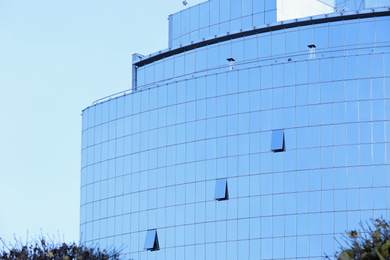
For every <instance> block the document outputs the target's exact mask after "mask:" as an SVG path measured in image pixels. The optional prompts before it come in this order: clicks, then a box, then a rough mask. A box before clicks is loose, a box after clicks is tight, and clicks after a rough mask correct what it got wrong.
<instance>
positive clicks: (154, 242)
mask: <svg viewBox="0 0 390 260" xmlns="http://www.w3.org/2000/svg"><path fill="white" fill-rule="evenodd" d="M144 249H146V250H149V251H156V250H160V246H159V244H158V236H157V230H156V229H151V230H148V232H147V233H146V239H145V246H144Z"/></svg>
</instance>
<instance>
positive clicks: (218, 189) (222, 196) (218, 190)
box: [214, 179, 229, 200]
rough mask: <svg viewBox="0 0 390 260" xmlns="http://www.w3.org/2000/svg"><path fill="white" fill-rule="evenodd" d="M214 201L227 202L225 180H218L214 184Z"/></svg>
mask: <svg viewBox="0 0 390 260" xmlns="http://www.w3.org/2000/svg"><path fill="white" fill-rule="evenodd" d="M214 199H216V200H227V199H229V195H228V189H227V180H226V179H219V180H216V182H215V195H214Z"/></svg>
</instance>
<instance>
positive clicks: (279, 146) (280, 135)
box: [271, 130, 285, 153]
mask: <svg viewBox="0 0 390 260" xmlns="http://www.w3.org/2000/svg"><path fill="white" fill-rule="evenodd" d="M271 150H272V151H273V152H275V153H276V152H284V151H285V145H284V130H274V131H272V140H271Z"/></svg>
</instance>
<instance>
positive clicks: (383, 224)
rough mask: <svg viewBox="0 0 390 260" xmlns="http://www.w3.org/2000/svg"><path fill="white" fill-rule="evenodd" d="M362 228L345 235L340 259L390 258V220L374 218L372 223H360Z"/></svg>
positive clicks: (379, 259) (368, 259)
mask: <svg viewBox="0 0 390 260" xmlns="http://www.w3.org/2000/svg"><path fill="white" fill-rule="evenodd" d="M360 226H361V230H359V231H357V230H353V231H350V232H348V233H346V234H345V235H344V237H343V242H344V243H343V244H345V245H346V246H342V247H341V252H340V253H336V255H335V257H336V258H337V259H338V260H349V259H361V260H371V259H373V260H376V259H378V260H387V259H389V260H390V222H389V221H386V220H384V219H374V220H371V223H366V224H365V225H363V224H360Z"/></svg>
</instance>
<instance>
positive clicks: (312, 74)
mask: <svg viewBox="0 0 390 260" xmlns="http://www.w3.org/2000/svg"><path fill="white" fill-rule="evenodd" d="M389 24H390V17H389V16H388V15H387V16H383V17H371V18H364V19H354V20H346V21H341V22H324V23H322V24H315V25H307V26H302V27H292V28H290V29H285V30H279V31H272V32H269V33H264V34H258V35H254V36H250V37H244V38H240V39H235V40H232V41H227V42H220V43H216V44H213V45H209V46H206V47H204V48H199V49H196V50H194V51H188V52H184V53H181V54H177V55H175V56H172V57H170V58H166V59H162V60H159V61H156V62H154V63H151V64H150V65H146V66H145V67H140V68H138V73H139V74H138V77H139V78H141V80H140V81H139V82H141V83H139V86H140V89H141V90H140V91H137V92H134V93H132V94H127V95H123V96H120V97H118V98H114V99H110V100H108V101H105V102H102V103H98V104H96V105H94V106H91V107H88V108H87V109H85V110H84V111H83V138H82V172H81V176H82V179H81V226H80V230H81V241H82V242H84V243H90V244H94V243H98V244H99V245H100V246H101V247H106V246H107V247H109V246H111V245H115V246H116V247H121V246H123V248H124V249H123V254H124V255H125V256H126V258H129V259H159V260H160V259H229V260H230V259H296V258H298V259H318V260H319V259H322V257H323V256H324V252H325V253H327V254H332V253H333V252H334V251H336V250H337V249H338V244H337V242H336V241H335V239H334V238H335V237H337V236H338V235H339V234H342V233H344V231H345V230H350V229H355V228H357V227H358V223H359V221H365V220H368V219H370V218H373V217H374V218H376V217H380V216H383V217H389V215H388V214H390V213H389V208H390V205H389V204H390V198H389V195H390V189H389V188H390V185H389V180H390V177H388V175H389V173H390V170H389V168H388V167H389V166H388V163H389V161H390V157H389V156H390V153H389V152H388V151H387V148H389V149H390V146H389V142H388V139H387V137H388V136H390V133H389V135H388V134H387V133H388V132H389V131H390V125H389V115H390V110H389V109H390V103H389V102H390V52H389V44H390V38H389V33H388V28H389ZM308 45H315V50H311V51H310V49H309V47H308ZM229 57H232V58H234V59H235V64H234V66H231V65H229V64H228V62H227V61H226V58H229ZM276 57H277V58H276ZM142 75H143V76H142ZM142 86H144V88H142ZM388 170H389V171H388ZM387 198H389V200H388V199H387Z"/></svg>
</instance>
